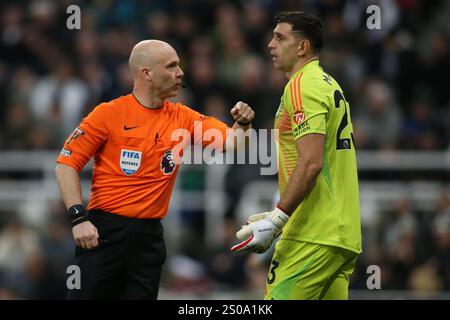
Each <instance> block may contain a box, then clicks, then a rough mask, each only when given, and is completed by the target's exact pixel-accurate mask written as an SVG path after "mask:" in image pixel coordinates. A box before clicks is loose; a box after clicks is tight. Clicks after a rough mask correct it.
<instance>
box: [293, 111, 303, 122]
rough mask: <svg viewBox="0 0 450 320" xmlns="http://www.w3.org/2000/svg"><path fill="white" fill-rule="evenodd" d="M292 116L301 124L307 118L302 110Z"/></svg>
mask: <svg viewBox="0 0 450 320" xmlns="http://www.w3.org/2000/svg"><path fill="white" fill-rule="evenodd" d="M292 118H293V119H294V122H295V124H296V125H300V124H302V122H303V121H304V120H305V113H304V112H302V111H297V112H296V113H294V114H293V115H292Z"/></svg>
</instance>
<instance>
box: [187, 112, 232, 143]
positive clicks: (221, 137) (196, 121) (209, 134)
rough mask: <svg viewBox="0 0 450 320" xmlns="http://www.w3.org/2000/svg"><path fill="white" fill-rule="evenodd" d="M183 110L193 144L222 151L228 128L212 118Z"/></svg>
mask: <svg viewBox="0 0 450 320" xmlns="http://www.w3.org/2000/svg"><path fill="white" fill-rule="evenodd" d="M184 110H185V112H186V114H187V118H188V119H189V120H188V121H189V123H188V128H190V130H189V131H190V133H191V137H192V139H193V142H194V143H195V144H201V145H202V146H204V147H206V146H208V147H212V148H214V149H217V150H222V149H223V146H224V143H225V141H226V139H227V134H228V132H229V131H228V130H227V129H229V128H228V126H227V125H226V124H225V123H223V122H222V121H220V120H218V119H216V118H214V117H208V116H205V115H203V114H201V113H199V112H197V111H195V110H192V109H190V108H188V107H185V109H184Z"/></svg>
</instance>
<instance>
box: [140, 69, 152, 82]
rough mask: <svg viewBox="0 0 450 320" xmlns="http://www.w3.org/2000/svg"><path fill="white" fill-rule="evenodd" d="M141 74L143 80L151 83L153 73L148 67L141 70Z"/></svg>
mask: <svg viewBox="0 0 450 320" xmlns="http://www.w3.org/2000/svg"><path fill="white" fill-rule="evenodd" d="M141 74H142V76H143V77H144V79H145V80H147V81H152V79H153V72H152V71H151V70H150V69H149V68H148V67H144V68H142V69H141Z"/></svg>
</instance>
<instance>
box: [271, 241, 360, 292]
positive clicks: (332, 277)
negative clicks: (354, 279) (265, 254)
mask: <svg viewBox="0 0 450 320" xmlns="http://www.w3.org/2000/svg"><path fill="white" fill-rule="evenodd" d="M358 256H359V254H357V253H355V252H352V251H350V250H346V249H343V248H339V247H333V246H327V245H321V244H316V243H308V242H300V241H295V240H284V239H281V240H280V241H278V243H277V244H276V247H275V253H274V255H273V258H272V262H271V265H270V269H269V275H268V278H267V287H266V295H265V297H264V298H265V299H266V300H317V299H324V300H346V299H348V284H349V276H350V275H351V274H352V272H353V269H354V267H355V263H356V259H357V258H358Z"/></svg>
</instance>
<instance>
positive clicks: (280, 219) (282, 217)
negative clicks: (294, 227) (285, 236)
mask: <svg viewBox="0 0 450 320" xmlns="http://www.w3.org/2000/svg"><path fill="white" fill-rule="evenodd" d="M272 213H273V214H272V216H271V220H272V222H273V223H274V224H275V225H276V226H277V227H278V228H280V229H282V228H283V226H284V225H285V224H286V223H287V222H288V220H289V216H288V215H287V214H286V213H284V212H283V210H281V209H280V208H279V207H278V206H277V207H276V208H275V209H274V210H273V211H272Z"/></svg>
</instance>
